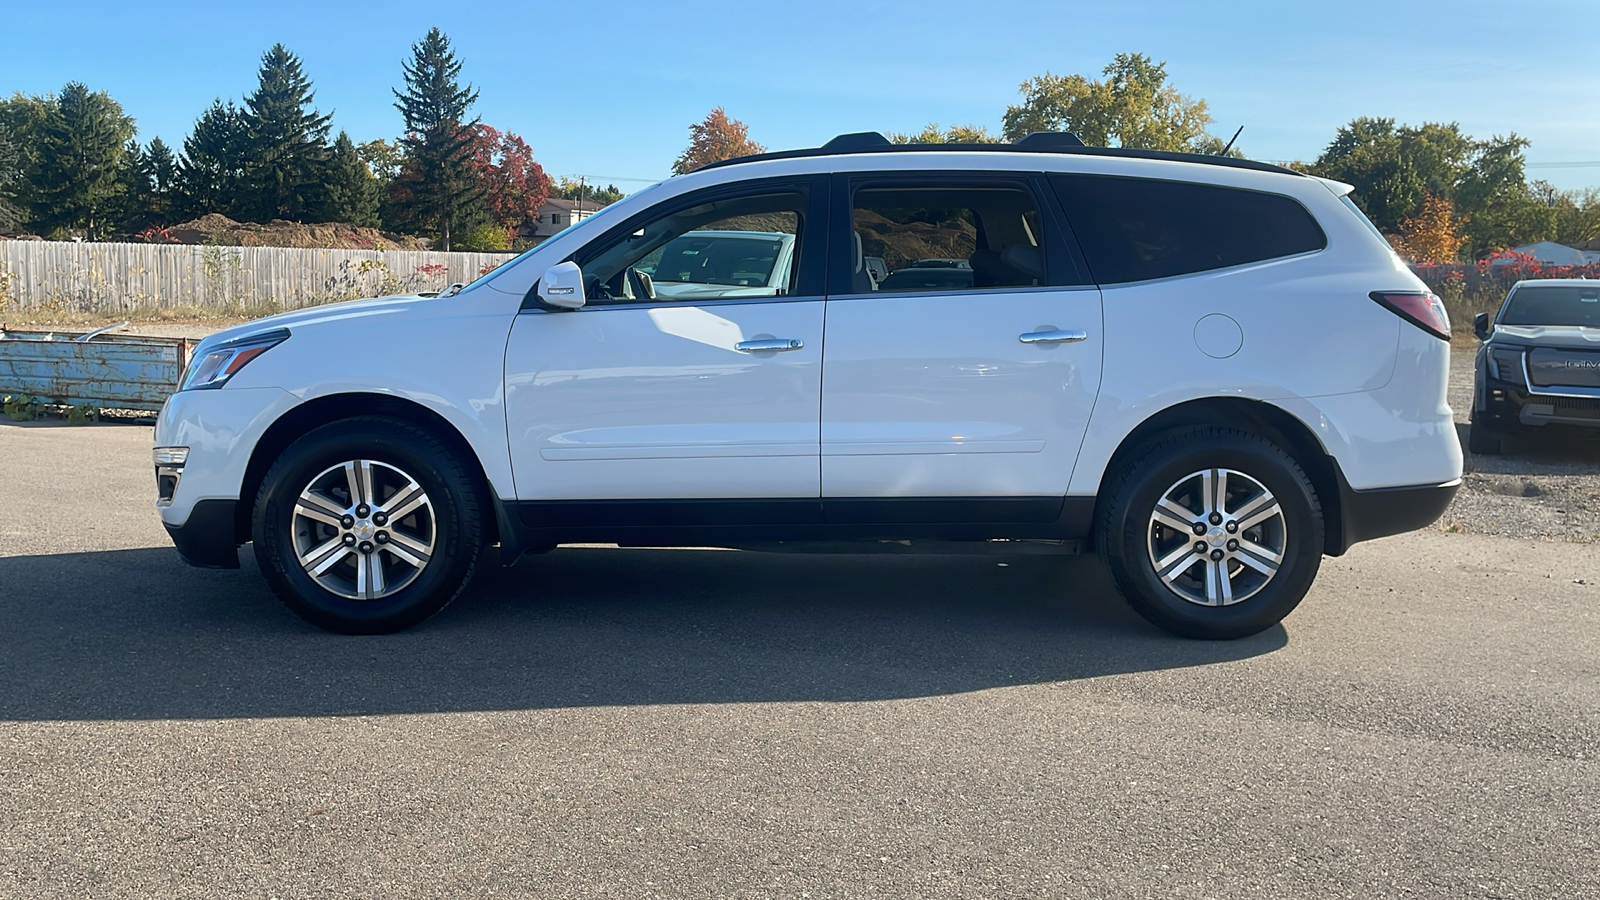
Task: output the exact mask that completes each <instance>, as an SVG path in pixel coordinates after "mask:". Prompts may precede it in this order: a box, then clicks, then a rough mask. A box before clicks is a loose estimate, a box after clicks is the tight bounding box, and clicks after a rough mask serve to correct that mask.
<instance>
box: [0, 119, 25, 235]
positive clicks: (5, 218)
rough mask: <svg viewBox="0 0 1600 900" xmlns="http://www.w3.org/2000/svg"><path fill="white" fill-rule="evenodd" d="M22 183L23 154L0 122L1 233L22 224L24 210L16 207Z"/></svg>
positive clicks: (9, 132)
mask: <svg viewBox="0 0 1600 900" xmlns="http://www.w3.org/2000/svg"><path fill="white" fill-rule="evenodd" d="M21 183H22V154H20V153H18V152H17V145H16V144H13V143H12V142H11V131H10V129H9V128H7V127H6V124H5V123H4V122H0V232H4V231H9V230H10V229H12V228H15V227H16V226H17V225H19V224H21V223H22V209H21V208H20V207H18V206H17V205H16V202H15V201H16V199H17V186H18V185H19V184H21Z"/></svg>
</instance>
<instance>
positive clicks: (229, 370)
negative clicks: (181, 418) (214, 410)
mask: <svg viewBox="0 0 1600 900" xmlns="http://www.w3.org/2000/svg"><path fill="white" fill-rule="evenodd" d="M288 338H289V329H287V328H275V329H273V330H272V331H263V332H261V333H260V334H252V335H249V336H248V337H242V338H234V339H233V340H231V341H226V342H224V343H221V344H217V345H216V346H214V347H207V346H205V345H203V344H202V345H201V347H200V349H199V350H197V351H195V358H194V360H193V361H192V362H191V363H190V364H189V368H188V369H187V370H186V371H185V372H184V374H183V386H182V387H180V388H179V390H182V391H197V390H205V389H207V388H219V387H222V386H223V385H224V384H227V383H228V379H230V378H232V377H233V376H234V375H235V374H236V373H238V371H239V370H240V369H242V368H244V367H245V366H246V365H248V364H249V362H250V360H252V359H255V358H256V357H258V356H260V355H261V354H263V353H265V352H267V351H268V350H271V349H272V348H273V347H276V346H278V345H279V344H281V343H283V342H284V341H286V340H288Z"/></svg>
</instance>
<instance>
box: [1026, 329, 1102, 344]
mask: <svg viewBox="0 0 1600 900" xmlns="http://www.w3.org/2000/svg"><path fill="white" fill-rule="evenodd" d="M1088 339H1089V334H1088V332H1085V331H1030V332H1028V333H1026V334H1024V335H1022V336H1021V337H1019V338H1017V340H1019V341H1021V342H1023V343H1024V344H1076V343H1077V342H1078V341H1086V340H1088Z"/></svg>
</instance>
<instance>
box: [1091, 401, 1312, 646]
mask: <svg viewBox="0 0 1600 900" xmlns="http://www.w3.org/2000/svg"><path fill="white" fill-rule="evenodd" d="M1211 469H1230V470H1234V471H1235V472H1237V473H1240V474H1242V475H1244V476H1247V478H1243V479H1240V478H1237V477H1236V476H1235V477H1233V479H1232V480H1233V483H1235V484H1236V485H1248V483H1249V482H1250V481H1254V482H1255V483H1256V485H1257V486H1258V487H1264V488H1265V489H1266V490H1267V491H1270V492H1271V494H1272V495H1273V497H1275V498H1276V499H1277V501H1278V508H1279V510H1281V512H1282V520H1281V524H1280V523H1271V522H1269V523H1268V524H1267V525H1263V526H1261V527H1263V528H1273V529H1276V531H1275V534H1274V539H1275V540H1276V541H1277V542H1279V543H1281V544H1282V549H1281V551H1280V556H1281V560H1280V562H1279V563H1278V566H1277V569H1276V572H1275V573H1274V574H1272V575H1271V576H1270V577H1265V578H1264V579H1263V576H1261V575H1259V574H1256V573H1254V570H1253V569H1252V570H1250V571H1248V572H1247V571H1246V568H1245V567H1243V566H1239V567H1238V568H1237V570H1236V571H1237V572H1238V573H1239V576H1241V578H1242V579H1248V578H1256V579H1261V580H1264V584H1260V585H1257V586H1256V587H1254V589H1253V592H1250V593H1245V594H1244V596H1243V599H1240V600H1238V601H1237V602H1231V605H1214V606H1207V605H1201V604H1200V603H1199V602H1196V601H1193V600H1189V599H1185V598H1184V597H1183V596H1181V595H1180V594H1179V593H1178V589H1179V588H1178V587H1168V585H1167V584H1166V583H1164V582H1163V581H1162V578H1161V576H1160V574H1159V573H1158V572H1157V571H1156V566H1155V561H1154V560H1153V559H1152V557H1153V556H1154V555H1155V552H1156V551H1155V550H1154V549H1153V548H1154V547H1155V546H1156V544H1157V542H1158V539H1159V540H1160V541H1164V542H1170V543H1167V544H1164V545H1163V546H1166V547H1171V548H1178V547H1181V546H1183V545H1185V544H1190V542H1194V541H1198V542H1206V541H1209V540H1212V536H1211V534H1210V532H1209V528H1210V527H1213V526H1211V525H1208V532H1207V533H1206V534H1203V535H1192V534H1191V535H1185V536H1184V539H1183V540H1182V541H1177V540H1176V538H1177V537H1178V536H1179V535H1180V534H1183V533H1182V532H1179V531H1177V530H1176V529H1170V530H1161V531H1158V530H1157V528H1156V524H1155V523H1154V522H1153V520H1152V516H1153V515H1154V514H1155V511H1156V504H1157V502H1158V501H1159V500H1161V499H1162V498H1163V497H1164V496H1166V495H1167V493H1166V492H1167V491H1168V490H1169V489H1171V488H1173V487H1174V486H1175V485H1178V484H1183V483H1188V482H1184V479H1185V478H1186V477H1189V476H1191V475H1194V474H1198V473H1203V472H1206V471H1209V470H1211ZM1101 496H1102V498H1103V502H1102V503H1101V506H1100V516H1099V521H1098V522H1097V523H1096V527H1097V531H1096V536H1097V544H1098V546H1099V551H1100V555H1101V557H1102V558H1103V559H1104V560H1105V563H1106V566H1107V568H1108V569H1109V570H1110V572H1111V575H1112V578H1113V579H1115V581H1116V583H1117V587H1118V588H1119V589H1120V590H1121V591H1122V595H1123V597H1124V598H1125V599H1126V600H1127V601H1128V604H1129V605H1130V606H1132V607H1133V609H1134V610H1135V611H1136V612H1138V613H1139V614H1140V615H1141V616H1144V617H1145V618H1146V619H1148V620H1149V621H1150V622H1151V623H1152V624H1154V625H1156V626H1157V627H1159V628H1162V629H1164V630H1166V631H1169V632H1171V633H1173V634H1176V635H1180V636H1182V637H1189V638H1199V639H1203V640H1230V639H1233V638H1241V637H1245V636H1248V635H1252V634H1256V633H1258V632H1260V631H1263V630H1265V629H1267V628H1270V627H1272V626H1273V625H1275V624H1277V623H1278V622H1279V621H1281V620H1282V619H1283V617H1284V616H1287V615H1288V614H1289V613H1290V612H1291V611H1293V610H1294V608H1295V606H1297V605H1298V604H1299V603H1300V600H1301V599H1302V598H1303V597H1305V595H1306V592H1307V591H1309V590H1310V589H1311V583H1312V581H1313V580H1315V579H1316V576H1317V569H1318V568H1319V567H1320V566H1321V564H1322V550H1323V521H1322V507H1321V504H1320V503H1319V502H1318V500H1317V494H1316V490H1315V489H1314V488H1313V487H1312V485H1311V481H1310V479H1308V478H1307V477H1306V474H1305V471H1304V470H1302V469H1301V468H1300V466H1299V464H1298V463H1296V462H1295V461H1294V459H1293V458H1292V457H1291V456H1290V455H1289V454H1288V453H1286V452H1284V451H1283V450H1282V449H1281V448H1280V447H1278V446H1277V445H1276V444H1274V443H1273V442H1272V441H1270V440H1268V439H1266V438H1264V437H1261V436H1260V435H1255V434H1250V433H1248V432H1244V431H1240V430H1237V429H1233V428H1221V427H1211V426H1204V427H1195V428H1189V429H1185V430H1182V431H1178V432H1172V433H1168V434H1165V435H1162V436H1160V437H1158V438H1155V439H1153V440H1152V441H1151V442H1150V443H1148V444H1146V445H1144V446H1143V447H1140V448H1139V449H1138V450H1136V451H1135V452H1134V453H1133V454H1132V455H1131V457H1130V458H1129V459H1128V461H1127V463H1126V464H1125V465H1122V466H1121V467H1119V469H1118V470H1117V471H1116V472H1113V473H1112V474H1111V477H1110V478H1108V479H1107V482H1106V488H1105V491H1104V492H1103V493H1102V495H1101ZM1185 508H1188V507H1185ZM1238 512H1246V513H1247V512H1248V510H1247V509H1240V510H1238ZM1202 518H1203V517H1202ZM1207 521H1209V520H1207ZM1224 524H1226V523H1225V522H1224ZM1251 534H1252V535H1260V534H1263V532H1256V531H1251ZM1238 536H1239V537H1244V533H1243V532H1242V531H1241V532H1239V533H1238ZM1227 537H1228V535H1227V534H1226V533H1225V534H1223V535H1221V536H1219V537H1218V539H1219V540H1221V541H1223V542H1224V544H1225V545H1226V541H1227ZM1190 546H1191V547H1192V546H1193V545H1192V544H1190ZM1161 552H1162V553H1163V554H1164V553H1165V552H1167V551H1166V550H1163V551H1161ZM1172 552H1174V553H1175V552H1177V551H1176V549H1173V551H1172ZM1209 552H1214V551H1208V553H1209ZM1229 552H1230V553H1231V552H1232V550H1231V549H1230V550H1229ZM1226 559H1227V560H1228V561H1227V562H1224V563H1218V564H1217V565H1218V566H1219V568H1221V570H1222V571H1227V570H1228V569H1227V567H1228V566H1231V565H1232V564H1233V563H1232V560H1233V559H1234V557H1233V556H1228V557H1226ZM1181 560H1182V557H1180V562H1179V563H1178V564H1177V567H1169V568H1168V571H1169V572H1176V571H1190V572H1194V571H1198V572H1200V573H1201V574H1204V573H1205V572H1206V571H1207V566H1206V565H1205V562H1206V557H1201V556H1196V557H1195V558H1194V560H1195V565H1196V568H1195V569H1186V568H1183V566H1184V564H1183V563H1182V561H1181ZM1232 586H1233V580H1232V577H1231V576H1230V577H1229V588H1230V590H1231V589H1232ZM1246 586H1248V585H1246ZM1205 590H1207V591H1208V592H1209V590H1210V587H1209V585H1207V586H1206V588H1205ZM1217 593H1218V596H1219V597H1220V596H1223V595H1222V594H1221V590H1220V583H1219V589H1218V592H1217ZM1241 593H1243V592H1241Z"/></svg>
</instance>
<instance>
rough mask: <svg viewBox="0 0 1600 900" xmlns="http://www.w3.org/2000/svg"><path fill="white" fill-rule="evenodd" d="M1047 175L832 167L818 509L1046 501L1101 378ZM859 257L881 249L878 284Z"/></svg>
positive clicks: (981, 517) (1031, 509)
mask: <svg viewBox="0 0 1600 900" xmlns="http://www.w3.org/2000/svg"><path fill="white" fill-rule="evenodd" d="M1042 187H1043V185H1042V182H1041V181H1040V180H1039V179H1037V178H1035V177H1033V176H1030V175H1026V174H1007V173H995V174H973V173H960V174H948V173H916V174H904V173H896V174H893V175H888V176H884V175H877V174H866V173H862V174H853V175H837V176H835V180H834V192H833V204H832V205H833V213H832V216H833V239H832V245H831V247H830V263H829V265H830V270H829V296H828V303H827V347H826V350H825V352H824V358H823V381H822V494H823V498H824V503H823V505H824V510H825V515H826V516H827V518H828V520H829V521H838V522H872V521H879V522H925V521H955V520H961V521H1012V522H1017V521H1053V520H1054V519H1055V518H1056V516H1057V515H1058V514H1059V512H1060V510H1061V506H1062V498H1063V497H1064V495H1065V494H1066V491H1067V485H1068V482H1069V481H1070V479H1071V476H1072V467H1073V464H1074V462H1075V460H1076V458H1077V454H1078V448H1079V446H1080V444H1081V443H1082V441H1083V435H1084V429H1085V427H1086V426H1087V424H1088V421H1089V415H1090V412H1091V411H1092V409H1093V406H1094V402H1095V396H1096V393H1097V391H1098V389H1099V384H1100V354H1101V347H1102V333H1101V314H1100V292H1099V290H1098V289H1097V288H1096V287H1095V286H1094V285H1093V284H1092V283H1090V282H1089V278H1088V277H1087V275H1086V273H1085V270H1084V267H1083V266H1082V265H1081V264H1080V263H1079V262H1078V261H1077V259H1076V256H1075V250H1074V248H1073V247H1072V245H1071V244H1070V243H1069V239H1068V238H1067V235H1066V234H1065V229H1064V226H1063V225H1062V224H1061V223H1060V222H1059V221H1058V220H1057V219H1056V217H1055V215H1054V213H1053V212H1052V208H1051V207H1050V206H1048V205H1046V203H1045V202H1044V198H1045V196H1046V194H1045V192H1044V191H1043V190H1041V188H1042ZM869 258H881V259H883V260H884V264H885V268H886V269H887V270H888V271H887V274H886V275H885V276H884V277H883V278H882V281H881V283H880V282H879V281H878V279H876V278H873V277H872V276H871V275H870V274H869V271H868V268H867V264H866V260H867V259H869ZM928 501H938V502H928Z"/></svg>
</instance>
